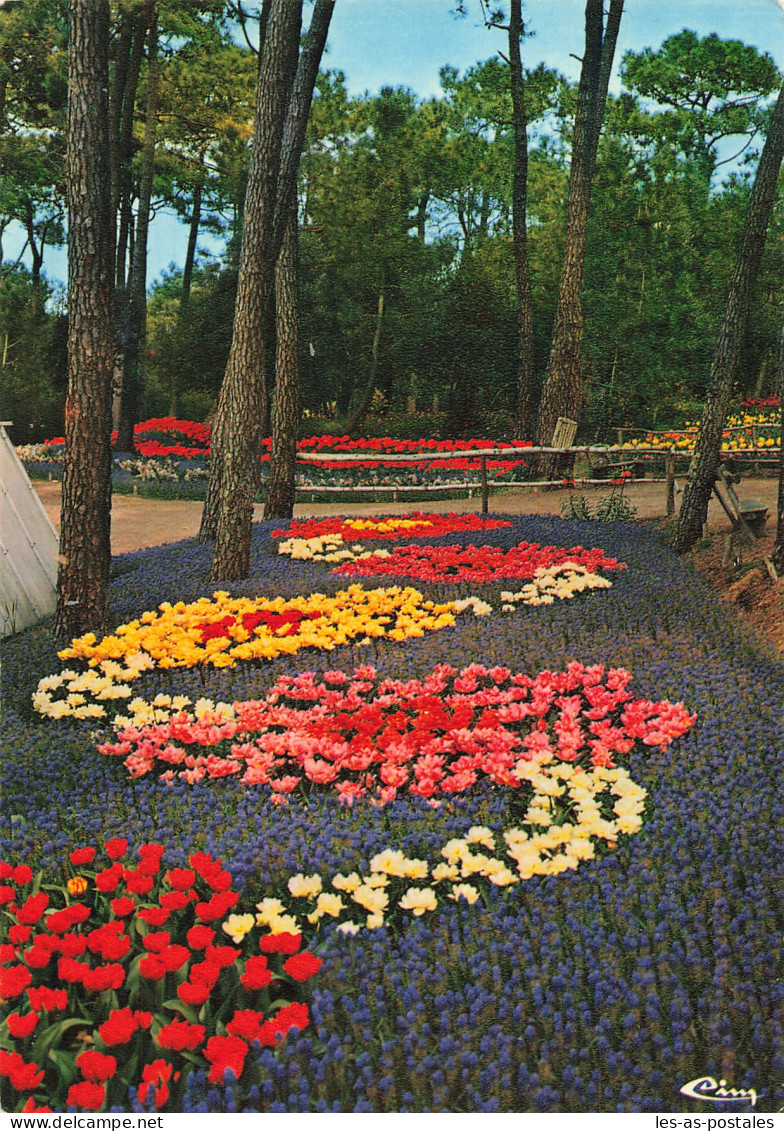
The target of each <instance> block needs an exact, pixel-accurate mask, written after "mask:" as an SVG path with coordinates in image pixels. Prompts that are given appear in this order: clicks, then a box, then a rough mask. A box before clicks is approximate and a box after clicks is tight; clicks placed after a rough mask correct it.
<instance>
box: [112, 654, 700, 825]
mask: <svg viewBox="0 0 784 1131" xmlns="http://www.w3.org/2000/svg"><path fill="white" fill-rule="evenodd" d="M630 680H631V674H630V673H629V672H627V671H622V670H613V671H609V672H607V673H605V672H604V669H603V668H602V667H601V665H596V666H594V667H591V668H585V667H583V666H582V665H580V664H577V663H573V664H570V665H569V667H568V668H567V669H566V670H565V671H563V672H550V671H547V672H541V673H539V674H538V675H536V676H535V677H533V678H532V677H531V676H528V675H525V674H524V673H517V674H514V675H513V674H512V673H511V672H510V671H509V669H508V668H490V669H488V668H485V667H483V666H482V665H481V664H473V665H471V666H470V667H467V668H463V669H462V670H461V671H456V670H455V669H454V668H452V667H450V666H449V665H447V664H443V665H440V666H439V667H437V668H435V669H434V670H433V672H431V673H430V674H429V675H428V677H427V678H426V679H425V680H421V681H420V680H406V681H400V680H390V679H379V678H378V673H377V672H376V670H375V668H372V667H370V666H367V665H365V666H363V667H361V668H357V669H355V671H354V672H353V673H352V674H351V675H347V674H346V673H345V672H343V671H330V672H327V673H326V675H325V677H324V679H323V680H321V681H318V680H316V678H315V677H314V675H313V673H312V672H306V673H304V674H302V675H299V676H297V677H295V678H292V677H290V676H284V677H283V678H282V679H280V680H278V682H277V683H275V684H274V685H273V687H272V688H271V690H270V691H269V693H268V694H267V696H266V697H265V698H264V700H262V701H251V702H238V703H234V704H233V706H232V707H227V706H223V707H221V709H220V710H218V709H216V707H215V705H214V704H212V703H208V702H204V701H202V703H201V704H200V707H199V709H198V710H197V711H188V710H186V709H183V710H181V711H179V712H177V713H175V714H173V715H172V717H171V718H170V719H169V720H168V721H166V722H161V723H157V724H154V725H149V726H141V727H139V726H136V725H133V723H132V724H131V725H130V726H126V727H125V728H124V729H121V730H120V733H119V735H118V740H117V741H116V742H111V743H104V744H103V745H102V746H100V747H99V749H100V750H101V752H102V753H104V754H110V755H114V756H118V757H121V758H123V760H124V763H125V766H126V768H127V770H128V771H129V773H131V774H132V775H133V776H134V777H142V776H144V775H145V774H148V773H150V772H152V771H153V770H154V769H156V768H158V769H159V770H160V771H161V776H162V777H163V778H164V780H167V781H171V780H173V779H174V778H175V776H179V777H182V778H184V779H185V780H186V781H188V782H190V783H195V782H199V781H203V780H204V779H205V778H222V777H227V776H231V775H234V774H237V775H242V779H241V780H242V781H243V782H244V783H245V784H247V785H266V786H269V787H270V788H271V789H272V791H273V794H275V795H277V799H278V800H285V799H286V796H287V795H290V794H293V793H295V791H296V792H300V791H301V792H309V791H312V790H313V789H318V788H323V787H327V788H328V789H330V790H334V791H335V792H336V793H337V795H338V796H339V797H340V799H341V800H342V801H347V802H349V803H351V802H353V801H354V800H355V799H356V798H358V797H362V796H363V795H369V796H372V797H374V798H375V800H376V801H377V802H378V803H381V804H387V803H389V802H391V801H394V799H395V798H396V797H397V795H398V792H399V791H405V792H408V793H411V794H414V795H417V796H419V797H425V798H433V799H436V798H443V797H448V796H451V795H454V794H459V793H463V792H464V791H465V790H466V789H470V788H471V787H473V786H474V785H476V783H477V781H480V780H481V779H483V778H485V777H486V778H488V779H489V780H490V781H491V782H494V783H496V784H497V785H501V786H506V787H508V788H511V789H519V788H520V787H521V785H522V782H523V780H524V775H525V773H526V771H527V766H526V763H534V764H536V763H538V762H540V761H549V760H550V759H553V760H555V761H556V762H569V763H572V762H574V763H579V764H582V765H586V766H588V765H592V766H594V767H609V768H614V766H615V762H614V759H615V758H616V757H617V756H618V755H627V754H628V753H629V751H630V750H631V749H632V748H633V747H634V744H635V742H642V743H643V744H644V745H646V746H660V747H661V748H662V749H666V747H667V746H668V745H669V743H670V742H671V741H672V739H673V738H675V737H677V736H680V735H682V734H684V733H685V732H686V731H687V730H688V728H689V727H690V726H691V725H692V724H693V723H694V717H693V716H691V715H689V713H688V711H687V710H686V709H685V707H684V705H683V704H682V703H678V704H672V703H668V702H658V703H652V702H649V701H647V700H636V699H634V698H633V696H632V693H631V691H629V690H628V684H629V681H630ZM521 774H522V775H523V777H521ZM543 823H546V824H550V823H551V819H550V818H548V819H547V821H546V822H545V821H543Z"/></svg>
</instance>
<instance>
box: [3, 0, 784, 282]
mask: <svg viewBox="0 0 784 1131" xmlns="http://www.w3.org/2000/svg"><path fill="white" fill-rule="evenodd" d="M466 6H467V7H468V10H469V14H468V15H467V16H466V17H463V18H456V17H455V16H453V15H452V14H451V10H452V8H453V7H454V4H453V0H337V2H336V5H335V14H334V16H333V19H332V27H331V29H330V36H329V41H328V53H327V55H326V57H325V60H324V65H325V66H328V67H330V68H333V69H339V70H342V71H343V72H344V73H345V75H346V81H347V85H348V88H349V91H350V92H351V93H352V94H361V93H362V92H364V91H365V90H369V91H371V92H376V91H377V90H378V89H379V88H380V87H381V86H385V85H390V86H397V85H401V86H408V87H410V88H411V89H412V90H413V91H414V92H415V93H416V94H418V95H419V96H420V97H423V98H425V97H428V96H430V95H433V94H437V93H438V91H439V89H440V87H439V81H438V72H439V70H440V68H441V67H442V66H443V65H444V64H446V63H450V64H452V65H453V66H456V67H458V68H459V69H460V70H461V71H463V70H465V68H467V67H470V66H471V65H472V64H473V63H476V62H478V61H479V60H482V59H487V58H489V57H490V56H491V55H493V54H494V53H495V52H496V51H497V50H498V49H499V48H501V49H502V48H503V45H504V44H503V39H504V36H503V33H502V32H499V31H494V30H488V29H486V28H485V27H484V26H483V24H482V22H481V16H480V6H479V0H468V3H467V5H466ZM583 13H584V3H583V0H528V2H527V3H526V4H525V5H524V14H525V19H526V26H527V27H528V28H529V29H530V30H531V31H533V32H534V34H533V36H532V37H531V38H529V39H527V40H526V42H525V44H524V61H525V64H526V66H531V67H533V66H535V65H536V64H537V63H539V62H544V63H546V64H547V65H548V66H551V67H556V68H558V69H559V70H560V71H561V72H562V73H564V74H566V75H567V76H568V77H570V78H572V79H576V78H577V77H578V74H579V63H578V61H577V59H575V58H574V56H575V55H579V54H580V51H581V42H582V35H583ZM684 27H688V28H691V29H692V30H693V31H696V32H697V33H698V34H699V35H701V36H704V35H707V34H708V33H710V32H716V33H717V34H718V35H719V36H721V37H722V38H724V39H741V40H743V41H744V42H746V43H751V44H754V45H755V46H757V47H759V48H760V49H762V50H765V51H767V52H769V53H770V54H771V55H772V56H773V58H774V60H775V61H776V63H777V64H778V66H779V68H780V69H781V70H782V71H784V0H626V4H625V8H624V15H623V20H622V22H621V34H620V37H619V44H618V55H617V59H618V60H620V58H621V57H622V55H623V53H624V52H625V51H628V50H640V49H641V48H643V47H653V48H656V47H658V46H659V44H660V43H661V42H662V40H664V39H666V38H667V36H669V35H672V34H674V33H675V32H678V31H680V30H681V29H682V28H684ZM186 238H187V232H186V229H185V226H184V225H183V224H181V223H178V221H177V220H176V219H174V218H171V217H161V218H158V219H156V220H155V221H154V222H153V225H152V227H151V233H150V253H149V265H148V279H149V280H150V281H153V280H154V279H156V278H157V277H158V276H159V275H160V273H161V271H163V270H164V269H165V268H166V267H167V266H168V265H169V264H170V263H172V262H174V263H178V264H181V263H182V260H183V258H184V255H185V245H186ZM200 246H203V247H205V248H210V247H211V248H212V250H218V248H219V245H218V244H217V243H216V242H215V241H210V240H209V238H207V239H205V240H203V241H202V242H201V243H200ZM6 249H7V251H6V254H7V255H8V254H14V251H13V245H12V241H11V239H10V238H8V237H7V238H6ZM44 269H45V271H46V273H47V274H48V275H49V277H50V278H52V279H58V280H63V279H64V278H65V275H66V263H65V252H64V250H51V251H49V252H48V253H47V258H46V262H45V265H44Z"/></svg>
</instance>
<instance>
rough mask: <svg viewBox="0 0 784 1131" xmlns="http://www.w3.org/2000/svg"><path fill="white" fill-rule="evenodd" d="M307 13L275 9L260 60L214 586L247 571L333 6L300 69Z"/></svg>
mask: <svg viewBox="0 0 784 1131" xmlns="http://www.w3.org/2000/svg"><path fill="white" fill-rule="evenodd" d="M301 7H302V5H301V2H298V3H292V2H291V0H288V2H285V0H284V2H281V0H272V2H271V3H270V4H269V7H268V16H267V22H266V27H265V33H264V43H263V49H262V53H261V56H260V65H259V93H258V97H257V111H256V123H255V127H254V144H253V149H252V154H251V167H250V170H249V176H248V190H247V194H246V198H245V217H244V226H243V238H242V250H241V255H240V274H239V282H238V289H237V302H236V306H235V315H234V334H233V337H232V346H231V349H230V352H229V360H228V364H227V367H226V374H225V377H224V381H223V385H222V386H221V393H220V397H219V400H218V408H217V411H216V416H215V423H214V425H213V437H212V458H211V469H210V480H209V484H208V489H207V498H206V501H205V505H204V511H203V514H202V523H201V529H200V532H199V537H200V539H201V540H202V541H206V540H208V539H211V538H214V539H215V556H214V559H213V569H212V577H213V579H214V580H218V579H226V580H232V579H237V578H240V577H245V576H246V575H247V572H248V569H249V565H250V533H251V522H252V518H253V498H254V496H255V493H256V490H257V488H258V482H259V455H260V449H261V439H262V436H263V435H264V425H265V422H266V383H265V379H264V337H265V335H264V306H265V303H266V302H267V301H268V299H269V295H270V291H271V289H272V285H273V281H274V271H275V264H276V262H277V258H278V254H279V252H280V248H281V245H282V242H283V236H284V232H285V228H286V223H287V221H288V216H289V212H290V210H291V208H293V207H294V206H295V203H296V188H297V170H298V168H299V160H300V156H301V153H302V146H303V144H304V140H305V130H306V126H307V119H308V114H309V111H310V105H311V101H312V98H313V90H314V87H315V83H316V77H317V75H318V68H319V63H320V61H321V57H322V54H323V51H324V46H325V44H326V39H327V32H328V30H329V23H330V20H331V17H332V12H333V9H334V0H316V4H315V6H314V9H313V14H312V16H311V21H310V26H309V28H308V33H307V35H306V37H305V43H304V45H303V49H302V52H301V53H299V59H298V61H297V54H298V48H299V20H300V19H301ZM295 17H296V19H295ZM295 22H296V29H295V28H294V23H295ZM281 135H282V136H281ZM251 264H253V268H252V269H251V266H250V265H251ZM235 342H236V346H235Z"/></svg>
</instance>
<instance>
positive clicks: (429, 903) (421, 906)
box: [398, 888, 438, 916]
mask: <svg viewBox="0 0 784 1131" xmlns="http://www.w3.org/2000/svg"><path fill="white" fill-rule="evenodd" d="M437 906H438V900H437V899H436V893H435V892H434V891H433V889H432V888H409V889H408V891H407V892H406V894H405V895H404V896H403V898H402V899H400V900H398V907H402V908H403V910H404V911H411V912H412V913H413V914H414V915H417V916H418V915H424V913H425V912H426V911H435V909H436V907H437Z"/></svg>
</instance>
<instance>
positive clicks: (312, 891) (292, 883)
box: [286, 872, 322, 899]
mask: <svg viewBox="0 0 784 1131" xmlns="http://www.w3.org/2000/svg"><path fill="white" fill-rule="evenodd" d="M286 886H287V887H288V889H289V891H290V892H291V894H292V895H293V896H294V898H295V899H312V898H313V897H314V896H317V895H318V894H319V892H320V891H321V887H322V885H321V876H319V875H318V873H314V874H313V875H312V876H303V875H302V873H301V872H298V873H297V875H296V876H292V877H291V879H290V880H289V882H288V884H287V885H286Z"/></svg>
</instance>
